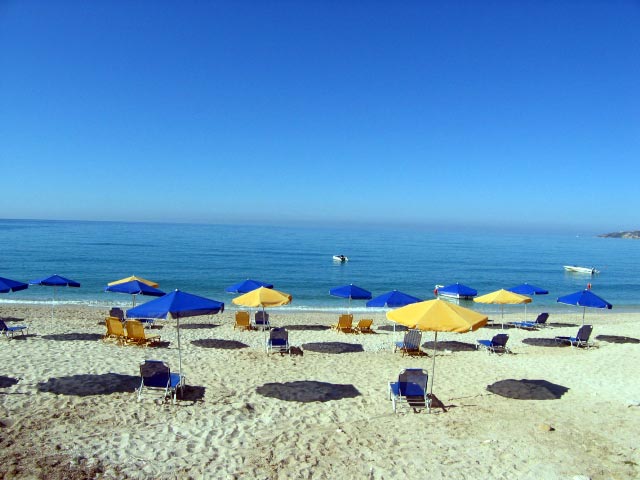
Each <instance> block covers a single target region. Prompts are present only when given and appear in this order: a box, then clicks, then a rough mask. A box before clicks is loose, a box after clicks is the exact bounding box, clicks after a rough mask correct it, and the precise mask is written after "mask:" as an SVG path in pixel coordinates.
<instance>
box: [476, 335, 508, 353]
mask: <svg viewBox="0 0 640 480" xmlns="http://www.w3.org/2000/svg"><path fill="white" fill-rule="evenodd" d="M508 340H509V335H507V334H506V333H499V334H497V335H494V337H493V338H492V339H491V340H478V344H477V345H476V349H478V348H480V349H483V350H487V351H488V352H489V353H510V350H509V349H508V348H507V341H508Z"/></svg>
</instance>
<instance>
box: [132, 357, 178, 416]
mask: <svg viewBox="0 0 640 480" xmlns="http://www.w3.org/2000/svg"><path fill="white" fill-rule="evenodd" d="M140 377H141V381H140V387H139V388H138V401H140V399H141V398H142V391H143V390H144V389H145V388H147V389H154V390H161V391H162V392H163V393H164V397H163V398H164V399H166V398H167V397H169V396H170V395H172V396H173V404H174V405H175V403H176V396H177V390H178V388H182V382H181V378H180V375H179V374H177V373H171V370H170V369H169V365H168V364H167V363H165V362H163V361H160V360H145V361H144V362H142V363H141V364H140Z"/></svg>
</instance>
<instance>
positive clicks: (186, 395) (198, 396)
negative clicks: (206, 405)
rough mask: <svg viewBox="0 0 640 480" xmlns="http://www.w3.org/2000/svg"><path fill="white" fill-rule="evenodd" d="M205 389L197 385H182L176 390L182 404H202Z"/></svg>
mask: <svg viewBox="0 0 640 480" xmlns="http://www.w3.org/2000/svg"><path fill="white" fill-rule="evenodd" d="M205 392H206V388H205V387H201V386H197V385H184V386H183V387H182V388H181V389H179V390H178V399H179V400H180V401H181V402H183V401H186V402H193V403H196V402H204V394H205Z"/></svg>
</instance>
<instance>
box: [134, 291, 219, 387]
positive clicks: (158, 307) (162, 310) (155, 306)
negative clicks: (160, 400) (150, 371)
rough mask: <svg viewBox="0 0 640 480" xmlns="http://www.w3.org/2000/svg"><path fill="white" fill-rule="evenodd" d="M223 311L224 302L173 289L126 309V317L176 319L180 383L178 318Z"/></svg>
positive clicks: (180, 354)
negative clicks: (168, 317)
mask: <svg viewBox="0 0 640 480" xmlns="http://www.w3.org/2000/svg"><path fill="white" fill-rule="evenodd" d="M223 311H224V303H222V302H218V301H216V300H211V299H209V298H205V297H200V296H198V295H193V294H192V293H187V292H181V291H180V290H174V291H173V292H171V293H168V294H166V295H164V296H162V297H160V298H156V299H155V300H151V301H149V302H147V303H143V304H142V305H138V306H137V307H135V308H130V309H129V310H127V318H167V316H171V318H174V319H175V320H176V327H177V329H178V369H179V373H180V383H182V349H181V346H180V319H181V318H185V317H197V316H200V315H214V314H216V313H219V312H223Z"/></svg>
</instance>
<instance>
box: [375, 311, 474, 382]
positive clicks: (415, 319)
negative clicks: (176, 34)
mask: <svg viewBox="0 0 640 480" xmlns="http://www.w3.org/2000/svg"><path fill="white" fill-rule="evenodd" d="M387 318H388V319H389V320H391V321H393V322H397V323H400V324H402V325H405V326H407V327H409V328H417V329H418V330H423V331H430V332H435V342H434V346H433V366H432V369H431V390H430V393H433V378H434V376H435V372H436V349H437V345H438V332H456V333H465V332H471V331H475V330H477V329H478V328H480V327H483V326H485V325H486V324H487V316H486V315H483V314H481V313H478V312H474V311H473V310H470V309H468V308H464V307H461V306H460V305H455V304H453V303H450V302H445V301H444V300H440V299H435V300H427V301H425V302H418V303H412V304H410V305H407V306H405V307H402V308H398V309H396V310H391V311H389V312H387Z"/></svg>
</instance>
